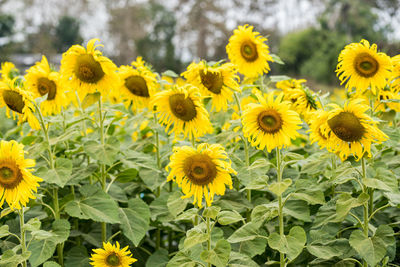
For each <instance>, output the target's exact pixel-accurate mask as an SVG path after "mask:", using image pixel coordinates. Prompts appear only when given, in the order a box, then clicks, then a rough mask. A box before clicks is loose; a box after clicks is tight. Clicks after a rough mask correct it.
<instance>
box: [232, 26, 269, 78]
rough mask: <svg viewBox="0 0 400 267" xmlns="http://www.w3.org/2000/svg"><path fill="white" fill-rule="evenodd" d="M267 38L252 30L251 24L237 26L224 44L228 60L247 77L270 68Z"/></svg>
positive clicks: (265, 71) (258, 74) (266, 71)
mask: <svg viewBox="0 0 400 267" xmlns="http://www.w3.org/2000/svg"><path fill="white" fill-rule="evenodd" d="M266 41H267V38H265V37H263V36H261V35H260V34H259V33H258V32H254V31H253V26H249V25H247V24H246V25H244V26H239V27H238V28H237V29H235V30H234V31H233V35H232V36H231V37H230V38H229V43H228V45H227V46H226V51H227V53H228V57H229V60H230V61H231V62H232V63H233V64H234V65H235V66H236V67H237V68H238V70H239V72H240V73H242V74H244V75H245V76H248V77H257V76H260V75H262V74H263V73H268V72H269V70H270V67H269V64H268V61H273V60H272V57H271V56H270V55H269V47H268V45H267V44H266V43H265V42H266Z"/></svg>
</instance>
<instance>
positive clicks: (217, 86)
mask: <svg viewBox="0 0 400 267" xmlns="http://www.w3.org/2000/svg"><path fill="white" fill-rule="evenodd" d="M200 78H201V83H202V84H203V85H204V86H205V87H206V88H207V89H208V90H209V91H211V92H213V93H214V94H220V93H221V89H222V85H223V84H224V79H223V77H222V74H221V73H220V72H211V71H207V72H205V71H204V70H200Z"/></svg>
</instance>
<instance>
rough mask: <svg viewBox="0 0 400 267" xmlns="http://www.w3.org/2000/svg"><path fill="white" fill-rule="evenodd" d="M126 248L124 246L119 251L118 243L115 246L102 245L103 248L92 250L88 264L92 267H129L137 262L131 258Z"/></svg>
mask: <svg viewBox="0 0 400 267" xmlns="http://www.w3.org/2000/svg"><path fill="white" fill-rule="evenodd" d="M128 248H129V247H128V246H126V247H124V248H123V249H121V248H120V245H119V243H118V241H117V242H116V244H115V245H111V243H109V242H107V243H103V248H97V249H93V252H94V254H92V255H91V256H92V257H91V258H90V260H92V262H90V264H91V265H93V266H94V267H129V266H131V265H132V263H134V262H136V261H137V260H136V259H135V258H132V255H131V252H130V251H129V249H128Z"/></svg>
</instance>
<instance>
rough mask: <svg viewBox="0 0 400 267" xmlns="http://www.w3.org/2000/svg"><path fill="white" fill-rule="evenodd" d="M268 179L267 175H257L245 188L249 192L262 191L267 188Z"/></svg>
mask: <svg viewBox="0 0 400 267" xmlns="http://www.w3.org/2000/svg"><path fill="white" fill-rule="evenodd" d="M268 179H269V177H268V176H267V175H257V176H256V177H255V178H253V179H251V180H250V181H249V183H248V184H247V185H246V186H245V188H246V189H250V190H264V189H265V188H267V186H268Z"/></svg>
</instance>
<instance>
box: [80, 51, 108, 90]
mask: <svg viewBox="0 0 400 267" xmlns="http://www.w3.org/2000/svg"><path fill="white" fill-rule="evenodd" d="M74 73H75V75H76V77H78V79H79V80H81V81H83V82H86V83H97V82H98V81H100V80H101V78H103V76H104V75H105V73H104V71H103V69H102V68H101V65H100V63H99V62H97V61H96V60H95V59H94V57H93V56H92V55H88V54H85V55H80V56H78V58H77V59H76V65H75V69H74Z"/></svg>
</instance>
